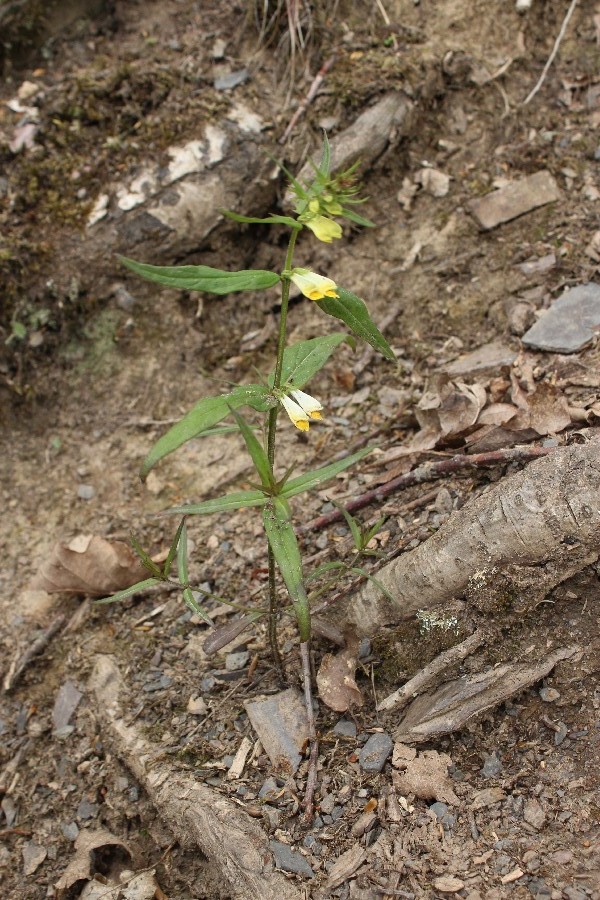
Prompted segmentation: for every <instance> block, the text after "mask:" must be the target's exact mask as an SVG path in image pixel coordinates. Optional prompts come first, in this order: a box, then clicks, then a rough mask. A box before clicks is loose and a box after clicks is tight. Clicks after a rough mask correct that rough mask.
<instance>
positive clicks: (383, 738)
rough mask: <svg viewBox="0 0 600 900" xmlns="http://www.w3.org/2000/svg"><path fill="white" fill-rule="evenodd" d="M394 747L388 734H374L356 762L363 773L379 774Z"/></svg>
mask: <svg viewBox="0 0 600 900" xmlns="http://www.w3.org/2000/svg"><path fill="white" fill-rule="evenodd" d="M393 746H394V744H393V741H392V739H391V737H390V736H389V734H386V733H385V732H383V733H382V732H375V734H372V735H371V737H370V738H369V740H368V741H367V743H366V744H365V746H364V747H363V748H362V750H361V751H360V755H359V758H358V762H359V764H360V767H361V769H362V770H363V772H381V770H382V769H383V767H384V765H385V762H386V760H387V758H388V756H389V755H390V754H391V752H392V747H393Z"/></svg>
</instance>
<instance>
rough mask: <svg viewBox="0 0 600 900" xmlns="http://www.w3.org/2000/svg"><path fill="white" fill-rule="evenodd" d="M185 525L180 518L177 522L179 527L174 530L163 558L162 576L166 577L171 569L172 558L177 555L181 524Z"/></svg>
mask: <svg viewBox="0 0 600 900" xmlns="http://www.w3.org/2000/svg"><path fill="white" fill-rule="evenodd" d="M184 525H185V519H182V520H181V522H180V523H179V528H178V529H177V531H176V532H175V537H174V538H173V541H172V543H171V546H170V547H169V552H168V553H167V558H166V559H165V564H164V566H163V577H164V578H168V577H169V573H170V571H171V566H172V565H173V560H174V559H175V557H176V556H177V548H178V547H179V540H180V538H181V532H182V531H183V526H184Z"/></svg>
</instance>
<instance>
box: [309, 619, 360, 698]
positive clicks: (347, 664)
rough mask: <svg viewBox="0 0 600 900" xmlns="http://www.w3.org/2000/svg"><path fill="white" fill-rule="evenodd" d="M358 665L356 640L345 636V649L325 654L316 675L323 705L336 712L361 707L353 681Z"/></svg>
mask: <svg viewBox="0 0 600 900" xmlns="http://www.w3.org/2000/svg"><path fill="white" fill-rule="evenodd" d="M357 665H358V638H357V637H356V635H354V634H353V635H347V636H346V649H345V650H342V651H341V652H340V653H337V654H336V655H335V656H334V655H333V654H332V653H326V654H325V656H324V657H323V661H322V662H321V666H320V668H319V672H318V674H317V687H318V689H319V697H320V698H321V700H322V701H323V703H324V704H325V705H326V706H328V707H329V708H330V709H334V710H335V711H336V712H346V711H347V710H348V709H351V708H352V707H356V706H359V707H360V706H362V705H363V702H364V700H363V696H362V694H361V692H360V688H359V687H358V685H357V684H356V681H355V680H354V673H355V671H356V666H357Z"/></svg>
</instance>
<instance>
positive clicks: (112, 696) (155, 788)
mask: <svg viewBox="0 0 600 900" xmlns="http://www.w3.org/2000/svg"><path fill="white" fill-rule="evenodd" d="M90 688H91V691H92V692H93V693H94V694H95V696H96V701H97V706H98V714H99V716H100V717H101V718H102V719H103V721H104V724H105V726H106V727H107V729H108V731H109V734H110V736H111V741H112V745H113V748H114V750H115V751H116V753H117V755H118V756H119V757H120V758H121V759H122V760H123V762H124V763H125V764H126V765H127V767H128V768H129V769H130V770H131V772H132V773H133V774H134V776H135V777H136V778H137V780H138V781H139V782H140V784H141V785H142V786H143V787H144V789H145V791H146V792H147V794H148V796H149V797H150V799H151V800H152V802H153V803H154V805H155V806H156V809H157V810H158V813H159V815H160V816H161V818H162V819H163V820H164V821H165V822H166V823H167V825H168V826H169V828H170V829H171V831H172V832H173V834H174V835H175V836H176V837H177V839H178V840H179V841H180V842H181V843H182V844H183V845H189V843H190V841H192V842H193V843H195V844H196V845H197V846H198V847H199V848H200V850H201V851H202V852H203V853H204V854H205V855H206V856H207V857H208V858H209V859H210V860H211V861H212V862H213V864H215V865H217V866H218V867H219V868H220V870H221V872H222V875H223V878H224V880H225V881H226V882H227V890H226V892H227V894H228V896H229V893H230V892H231V896H233V897H235V898H238V900H255V898H257V897H260V898H261V900H300V896H301V894H300V893H299V891H298V890H297V889H296V888H295V887H294V885H293V884H291V883H290V882H289V881H287V879H286V878H285V876H284V875H282V874H281V873H280V872H278V871H276V870H273V869H272V863H271V859H272V857H271V853H270V850H269V841H268V837H267V835H266V834H265V833H264V832H263V830H262V828H260V826H259V825H258V824H257V823H256V822H254V821H253V820H252V819H251V818H250V816H248V815H247V814H246V813H245V812H244V811H243V810H241V809H240V808H239V807H237V806H236V805H235V804H234V803H232V802H231V801H230V800H228V799H227V798H226V797H223V796H221V795H220V794H218V793H217V792H216V791H213V790H211V789H210V788H208V787H206V786H205V785H204V784H201V783H200V782H198V781H197V780H196V779H195V778H194V777H193V776H191V775H188V774H187V773H185V772H178V771H175V770H174V769H173V768H172V767H171V766H170V765H169V764H168V763H166V762H165V761H164V760H161V759H157V758H156V756H157V748H156V747H155V746H154V745H153V744H152V743H150V742H149V741H147V740H146V739H145V738H144V737H143V736H142V735H141V733H140V731H139V730H137V729H136V728H135V726H131V725H127V724H126V722H125V719H124V718H123V714H122V712H121V710H120V708H119V694H120V692H121V689H122V680H121V675H120V672H119V669H118V667H117V665H116V663H115V662H114V660H113V659H112V658H111V657H109V656H98V657H97V659H96V665H95V668H94V671H93V673H92V676H91V679H90Z"/></svg>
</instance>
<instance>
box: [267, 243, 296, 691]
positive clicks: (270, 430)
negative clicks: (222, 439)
mask: <svg viewBox="0 0 600 900" xmlns="http://www.w3.org/2000/svg"><path fill="white" fill-rule="evenodd" d="M297 237H298V229H296V228H295V229H294V230H293V231H292V233H291V235H290V240H289V243H288V248H287V253H286V255H285V264H284V267H283V272H284V274H282V276H281V314H280V317H279V338H278V341H277V360H276V362H275V374H274V377H273V387H274V388H278V387H280V386H281V372H282V370H283V352H284V350H285V339H286V332H287V312H288V303H289V299H290V275H289V272H290V271H291V268H292V260H293V258H294V247H295V244H296V238H297ZM278 412H279V406H278V405H277V406H275V407H273V409H271V410H269V418H268V423H267V456H268V458H269V462H270V463H271V468H272V470H273V471H274V470H275V435H276V433H277V414H278ZM278 615H279V604H278V602H277V581H276V578H275V557H274V555H273V551H272V550H271V547H270V546H269V644H270V646H271V654H272V657H273V662H274V663H275V665H276V666H277V668H278V670H279V673H280V675H281V676H282V677H283V663H282V660H281V654H280V653H279V645H278V643H277V618H278Z"/></svg>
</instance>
